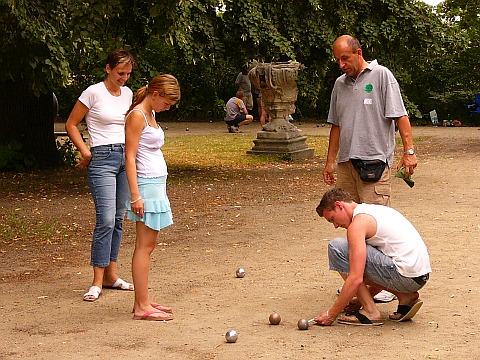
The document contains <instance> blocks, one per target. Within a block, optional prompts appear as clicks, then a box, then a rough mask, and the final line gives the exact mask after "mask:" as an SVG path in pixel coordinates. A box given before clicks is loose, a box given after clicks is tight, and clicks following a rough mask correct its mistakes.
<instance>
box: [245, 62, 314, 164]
mask: <svg viewBox="0 0 480 360" xmlns="http://www.w3.org/2000/svg"><path fill="white" fill-rule="evenodd" d="M301 68H302V65H301V64H300V63H298V62H296V61H289V62H283V63H258V62H255V63H254V64H253V67H252V68H251V70H250V71H249V73H248V76H249V78H250V81H251V82H252V83H253V85H254V86H255V87H256V88H257V89H260V91H261V93H262V101H263V105H264V108H265V110H266V112H267V113H268V114H269V115H270V122H268V123H267V124H265V125H264V126H263V128H262V130H261V131H260V132H258V133H257V139H255V140H253V143H254V144H255V145H254V147H253V148H252V149H251V150H249V151H247V153H248V154H280V155H288V156H290V157H291V158H292V159H306V158H311V157H313V149H310V148H309V147H308V146H307V144H306V142H305V141H306V139H307V137H306V136H304V135H302V134H301V130H299V129H297V127H296V126H295V125H293V124H291V123H290V122H289V121H288V116H289V115H290V114H293V113H294V112H295V101H296V100H297V94H298V90H297V83H296V80H297V75H298V71H299V69H301Z"/></svg>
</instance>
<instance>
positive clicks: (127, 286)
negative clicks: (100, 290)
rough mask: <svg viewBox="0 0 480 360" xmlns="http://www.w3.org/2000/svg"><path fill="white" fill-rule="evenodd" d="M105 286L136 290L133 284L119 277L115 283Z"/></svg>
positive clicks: (107, 287) (105, 286)
mask: <svg viewBox="0 0 480 360" xmlns="http://www.w3.org/2000/svg"><path fill="white" fill-rule="evenodd" d="M103 287H104V288H106V289H115V290H130V291H133V290H134V287H133V284H130V283H128V282H126V281H124V280H122V279H120V278H118V279H117V281H115V282H114V283H113V285H110V286H107V285H103Z"/></svg>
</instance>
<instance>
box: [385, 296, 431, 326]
mask: <svg viewBox="0 0 480 360" xmlns="http://www.w3.org/2000/svg"><path fill="white" fill-rule="evenodd" d="M422 305H423V301H422V300H420V299H417V300H414V301H412V302H411V303H410V304H408V305H400V304H398V307H397V311H395V312H394V313H393V314H390V315H389V316H388V317H389V319H390V320H393V321H398V322H401V321H407V320H410V319H411V318H413V317H414V316H415V314H416V313H417V311H418V310H420V308H421V307H422Z"/></svg>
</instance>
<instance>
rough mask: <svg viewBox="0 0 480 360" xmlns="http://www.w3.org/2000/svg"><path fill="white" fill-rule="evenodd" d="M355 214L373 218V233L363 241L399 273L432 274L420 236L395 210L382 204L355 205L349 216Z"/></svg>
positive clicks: (428, 258) (409, 275)
mask: <svg viewBox="0 0 480 360" xmlns="http://www.w3.org/2000/svg"><path fill="white" fill-rule="evenodd" d="M358 214H368V215H370V216H372V217H373V218H374V219H375V221H376V222H377V232H376V234H375V235H374V236H372V237H371V238H369V239H366V242H367V244H369V245H372V246H374V247H376V248H377V249H378V250H380V251H381V252H383V253H384V254H385V255H387V256H389V257H391V258H392V260H393V263H394V264H395V266H396V267H397V269H398V272H399V273H400V274H402V275H403V276H406V277H410V278H412V277H417V276H422V275H425V274H428V273H430V272H432V269H431V267H430V257H429V255H428V251H427V247H426V246H425V243H424V242H423V239H422V237H421V236H420V234H419V233H418V231H417V230H416V229H415V227H414V226H413V225H412V224H411V223H410V221H408V220H407V219H406V218H405V217H404V216H403V215H402V214H400V213H399V212H398V211H397V210H395V209H392V208H390V207H387V206H382V205H372V204H359V205H358V206H357V207H356V208H355V210H354V211H353V217H355V216H356V215H358Z"/></svg>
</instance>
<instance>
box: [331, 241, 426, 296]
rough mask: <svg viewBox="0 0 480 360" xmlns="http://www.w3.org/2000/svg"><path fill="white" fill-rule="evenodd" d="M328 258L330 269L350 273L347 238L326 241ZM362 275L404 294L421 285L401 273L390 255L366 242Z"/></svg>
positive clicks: (418, 288)
mask: <svg viewBox="0 0 480 360" xmlns="http://www.w3.org/2000/svg"><path fill="white" fill-rule="evenodd" d="M328 259H329V262H330V270H333V271H337V272H339V273H342V274H349V273H350V264H349V255H348V241H347V239H345V238H335V239H333V240H331V241H330V242H329V243H328ZM363 277H364V278H366V279H368V280H370V281H371V282H373V283H375V284H377V285H381V286H383V287H385V288H387V289H390V290H394V291H398V292H401V293H406V294H408V293H413V292H415V291H418V290H420V289H421V288H422V286H423V285H419V284H418V283H417V282H415V280H413V279H412V278H408V277H405V276H403V275H401V274H400V273H399V272H398V270H397V267H396V266H395V264H394V263H393V260H392V258H391V257H389V256H387V255H385V254H384V253H382V252H381V251H380V250H378V249H377V248H375V247H373V246H371V245H368V244H367V262H366V264H365V271H364V276H363Z"/></svg>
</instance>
